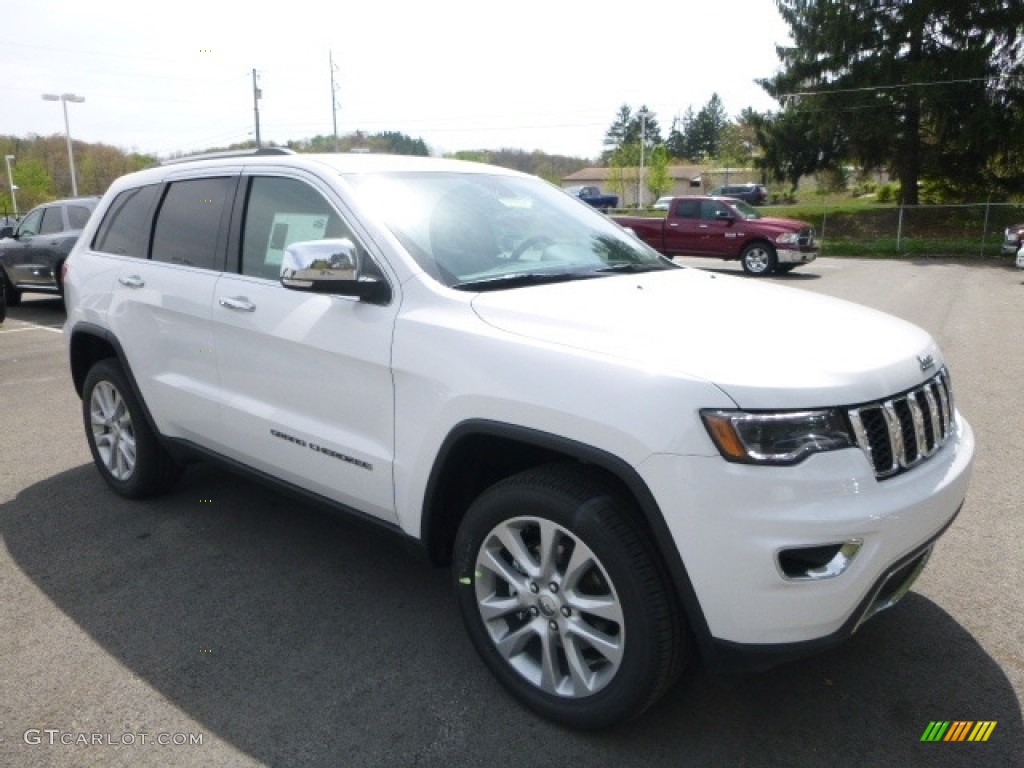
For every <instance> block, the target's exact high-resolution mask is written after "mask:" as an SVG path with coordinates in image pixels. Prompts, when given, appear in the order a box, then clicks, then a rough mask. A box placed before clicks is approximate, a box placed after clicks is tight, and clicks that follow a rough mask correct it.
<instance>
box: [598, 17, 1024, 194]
mask: <svg viewBox="0 0 1024 768" xmlns="http://www.w3.org/2000/svg"><path fill="white" fill-rule="evenodd" d="M776 5H777V6H778V9H779V12H780V13H781V14H782V17H783V19H784V20H785V22H786V23H787V24H788V26H789V28H790V34H791V38H792V44H791V45H785V46H778V47H777V54H778V57H779V60H780V63H781V67H780V69H779V72H778V73H777V74H776V75H774V76H773V77H769V78H764V79H761V80H759V81H758V82H759V84H760V85H761V86H762V87H763V88H764V89H765V91H766V92H767V93H769V94H770V95H771V96H772V97H773V98H775V99H776V101H777V102H778V103H779V109H778V110H775V111H769V112H763V113H759V112H756V111H754V110H752V109H749V108H748V109H745V110H743V111H742V112H741V113H740V114H739V115H738V116H737V117H736V118H734V119H730V118H729V117H728V115H727V113H726V112H725V109H724V105H723V104H722V102H721V99H720V98H719V97H718V95H717V94H715V95H713V96H712V97H711V99H710V101H709V102H708V103H707V104H705V105H704V106H703V107H701V108H700V109H699V110H698V111H697V112H694V111H693V109H692V108H688V109H687V110H686V112H685V113H684V114H683V115H682V116H680V117H677V118H676V119H675V120H674V121H673V124H672V127H671V129H670V131H669V134H668V136H667V138H664V139H663V138H662V135H661V128H660V126H659V124H658V120H657V116H656V115H655V114H654V113H653V112H651V111H650V110H648V109H646V107H641V108H640V109H639V110H636V111H634V110H633V109H632V108H630V107H629V106H628V105H625V104H624V105H623V106H622V107H620V108H619V111H618V113H617V114H616V116H615V119H614V120H613V122H612V124H611V126H610V127H609V129H608V131H607V132H606V134H605V147H606V150H605V152H604V154H603V155H602V160H603V162H604V163H605V164H606V165H608V166H609V167H610V168H611V169H612V174H611V177H612V180H613V182H612V183H613V184H616V183H618V184H622V183H624V182H623V179H622V175H623V174H625V173H630V172H632V173H636V171H635V170H633V171H629V170H628V169H630V168H634V167H635V166H636V164H637V163H638V157H639V155H640V152H641V151H643V152H644V153H645V155H646V156H647V157H649V158H650V160H649V162H648V163H647V167H648V168H649V175H648V182H647V187H648V189H650V191H651V193H652V194H654V195H655V196H657V195H658V194H660V190H661V189H662V188H664V189H666V190H667V189H668V188H670V184H669V185H668V186H665V179H664V178H663V175H664V167H666V166H667V164H668V163H670V162H691V163H703V162H707V161H709V160H714V161H716V162H718V163H720V164H726V165H734V164H740V165H745V166H753V167H756V168H759V169H761V170H762V172H763V173H764V175H765V176H766V177H770V178H771V179H773V180H775V181H778V182H788V183H789V185H790V187H791V189H793V190H795V188H796V186H797V184H798V183H799V181H800V180H801V178H803V177H806V176H814V175H816V176H820V177H825V178H827V179H828V180H829V183H831V184H833V185H836V186H838V187H840V188H841V187H842V186H843V185H844V184H845V183H846V176H847V174H848V169H849V168H851V167H853V168H857V169H859V171H860V172H861V173H862V174H864V175H865V176H866V175H868V174H873V173H875V172H879V171H885V172H888V174H889V175H890V176H891V177H893V178H895V179H897V180H898V182H899V187H898V189H899V192H898V194H899V202H901V203H903V204H908V205H915V204H917V203H919V202H920V201H921V196H922V194H926V195H927V196H928V198H929V199H930V200H932V201H934V202H962V201H967V200H972V199H973V200H977V199H983V198H986V197H989V196H991V195H997V196H1001V197H1008V198H1014V197H1017V198H1019V197H1020V195H1021V190H1022V189H1024V130H1021V127H1020V115H1021V114H1022V113H1024V55H1022V54H1024V3H1022V2H1021V0H975V1H974V2H972V3H949V2H948V0H913V2H910V0H776ZM641 134H643V139H644V142H643V147H642V148H641ZM616 169H622V171H621V172H619V171H617V170H616ZM652 177H653V178H652ZM636 183H637V184H639V178H638V177H637V179H636Z"/></svg>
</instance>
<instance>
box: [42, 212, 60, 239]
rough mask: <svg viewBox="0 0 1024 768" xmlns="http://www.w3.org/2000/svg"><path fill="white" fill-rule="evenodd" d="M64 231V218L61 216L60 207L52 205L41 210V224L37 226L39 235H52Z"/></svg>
mask: <svg viewBox="0 0 1024 768" xmlns="http://www.w3.org/2000/svg"><path fill="white" fill-rule="evenodd" d="M63 231H64V217H63V216H62V215H61V211H60V206H59V205H54V206H52V207H50V208H44V209H43V223H42V224H40V225H39V234H40V235H52V234H55V233H57V232H63Z"/></svg>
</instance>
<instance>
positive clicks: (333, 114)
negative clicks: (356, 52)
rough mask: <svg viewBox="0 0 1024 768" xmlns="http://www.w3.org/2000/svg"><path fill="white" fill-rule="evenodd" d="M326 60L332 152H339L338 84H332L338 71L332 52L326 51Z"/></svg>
mask: <svg viewBox="0 0 1024 768" xmlns="http://www.w3.org/2000/svg"><path fill="white" fill-rule="evenodd" d="M327 60H328V62H330V65H331V117H333V118H334V151H335V152H338V151H340V149H339V146H338V102H337V98H336V97H337V95H338V84H337V83H335V82H334V73H335V72H337V71H338V67H337V66H335V64H334V52H333V51H331V50H328V51H327Z"/></svg>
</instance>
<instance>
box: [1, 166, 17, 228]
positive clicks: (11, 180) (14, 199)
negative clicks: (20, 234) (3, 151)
mask: <svg viewBox="0 0 1024 768" xmlns="http://www.w3.org/2000/svg"><path fill="white" fill-rule="evenodd" d="M13 159H14V155H4V160H5V161H6V162H7V183H8V185H10V187H11V205H12V206H13V207H14V218H18V198H17V197H16V196H15V194H14V192H15V190H16V189H17V187H16V186H14V176H12V175H11V160H13Z"/></svg>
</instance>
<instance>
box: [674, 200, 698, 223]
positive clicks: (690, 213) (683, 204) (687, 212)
mask: <svg viewBox="0 0 1024 768" xmlns="http://www.w3.org/2000/svg"><path fill="white" fill-rule="evenodd" d="M675 215H676V217H677V218H680V219H699V218H700V201H699V200H680V201H679V202H678V203H676V214H675Z"/></svg>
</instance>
